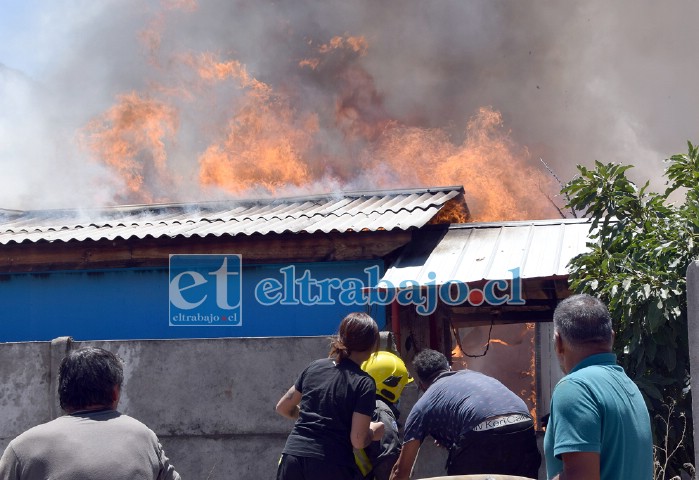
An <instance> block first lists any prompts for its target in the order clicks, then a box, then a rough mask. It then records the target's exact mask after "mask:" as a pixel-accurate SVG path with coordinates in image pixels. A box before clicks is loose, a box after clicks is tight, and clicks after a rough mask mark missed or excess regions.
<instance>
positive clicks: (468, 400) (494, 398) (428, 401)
mask: <svg viewBox="0 0 699 480" xmlns="http://www.w3.org/2000/svg"><path fill="white" fill-rule="evenodd" d="M413 367H414V368H415V373H416V374H417V378H418V382H419V385H420V388H421V389H422V390H423V391H424V392H425V393H424V395H422V397H420V398H419V399H418V401H417V402H416V403H415V405H414V406H413V408H412V409H411V410H410V414H409V415H408V418H407V420H406V421H405V431H404V435H403V448H402V450H401V453H400V456H399V457H398V461H397V462H396V464H395V465H394V466H393V470H392V471H391V477H390V480H406V479H408V478H409V477H410V473H411V470H412V468H413V464H414V462H415V459H416V458H417V454H418V451H419V450H420V445H421V444H422V441H423V440H424V439H425V438H426V437H427V436H428V435H429V436H432V437H433V438H434V439H435V441H436V442H437V443H438V444H439V445H441V446H442V447H444V448H447V449H448V450H449V459H448V461H447V474H448V475H468V474H501V475H516V476H522V477H530V478H536V477H537V473H538V471H539V465H540V464H541V454H540V453H539V449H538V447H537V444H536V434H535V432H534V425H533V422H532V418H531V416H530V415H529V412H528V411H527V405H526V404H525V403H524V401H523V400H522V399H521V398H519V397H518V396H517V395H516V394H515V393H513V392H512V391H511V390H509V389H508V388H507V387H506V386H505V385H503V384H502V383H500V382H499V381H498V380H496V379H494V378H492V377H489V376H487V375H483V374H482V373H478V372H475V371H473V370H461V371H457V372H454V371H451V370H450V368H449V362H448V361H447V359H446V357H445V356H444V354H442V353H440V352H437V351H435V350H429V349H425V350H422V351H421V352H420V353H418V354H417V355H416V356H415V358H414V359H413Z"/></svg>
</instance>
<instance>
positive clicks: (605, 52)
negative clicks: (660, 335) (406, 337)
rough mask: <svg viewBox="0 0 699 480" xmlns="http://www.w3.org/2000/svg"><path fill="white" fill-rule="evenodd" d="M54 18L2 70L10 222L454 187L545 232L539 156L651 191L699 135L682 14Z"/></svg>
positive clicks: (167, 3)
mask: <svg viewBox="0 0 699 480" xmlns="http://www.w3.org/2000/svg"><path fill="white" fill-rule="evenodd" d="M43 3H44V5H43V7H44V8H43V12H42V13H41V19H42V22H41V27H42V28H37V31H36V35H34V36H31V37H30V36H27V35H25V36H24V37H23V43H22V44H17V45H15V47H14V48H15V49H16V50H17V51H18V52H23V53H24V54H25V56H26V57H27V58H28V60H27V62H26V63H23V65H13V64H11V63H9V62H7V61H6V60H4V59H3V58H2V57H0V63H4V64H5V65H4V66H3V65H1V64H0V165H2V176H1V177H0V208H16V209H31V208H53V207H80V206H85V205H90V206H94V205H102V204H115V203H117V204H118V203H150V202H163V201H201V200H211V199H219V198H234V197H241V196H245V197H251V196H267V195H269V196H278V195H286V194H304V193H320V192H326V191H333V190H339V189H378V188H411V187H417V186H430V185H434V186H436V185H456V184H462V185H464V187H465V189H466V192H467V198H466V200H467V202H468V203H469V206H470V207H471V211H472V212H473V214H474V217H475V218H476V219H482V220H497V219H524V218H535V217H539V218H542V217H552V216H556V215H558V213H557V212H556V210H555V208H553V206H552V203H557V204H558V205H561V204H562V203H563V201H562V200H561V199H560V198H557V197H556V193H557V191H558V189H559V185H558V183H557V182H555V181H554V180H553V178H552V176H551V175H550V174H549V173H548V172H547V171H546V170H545V169H544V168H543V167H542V164H541V162H540V160H539V159H540V158H543V159H544V161H545V162H546V163H547V164H548V165H550V166H551V167H552V169H553V170H554V171H555V172H556V173H557V174H558V176H559V178H561V179H562V180H564V181H566V180H569V179H570V178H571V177H572V176H573V175H574V173H575V168H574V167H575V165H576V164H584V165H591V164H592V163H593V162H594V160H600V161H604V162H607V161H616V162H621V163H630V164H633V165H636V166H637V167H639V168H637V169H636V173H635V174H634V175H636V176H637V177H638V178H639V179H643V180H645V179H651V180H652V182H654V186H655V187H656V188H660V185H659V177H660V175H661V173H662V168H663V166H662V159H664V158H666V157H668V156H669V155H671V154H673V153H678V152H682V151H684V150H685V142H686V141H687V140H692V141H695V142H696V141H699V138H696V135H697V125H699V122H698V121H697V120H699V96H698V95H696V94H695V92H694V84H695V82H696V80H695V79H696V77H697V75H696V73H697V69H699V66H698V65H699V63H698V62H697V55H698V54H697V53H696V48H695V45H697V41H698V40H699V31H698V30H697V29H696V28H694V25H693V23H692V22H693V19H694V18H696V17H697V16H696V14H697V13H699V4H697V2H695V1H692V0H678V1H675V2H673V3H672V5H673V6H672V7H670V6H668V5H666V4H658V3H657V2H653V1H651V0H638V1H633V2H631V1H622V2H613V3H609V2H603V1H601V0H598V1H591V2H582V3H575V4H570V3H565V4H563V3H560V2H555V1H552V0H534V1H530V2H511V1H493V0H477V1H461V0H459V1H456V0H453V1H452V0H441V1H439V2H418V1H405V0H401V1H397V0H388V1H384V2H370V1H363V0H360V1H356V2H340V1H335V0H328V1H326V2H310V1H306V0H298V1H295V2H274V1H272V2H270V1H262V2H260V1H249V0H234V1H230V0H225V1H224V0H199V1H195V0H191V1H185V0H179V1H178V0H163V1H161V2H136V1H133V0H122V1H119V2H116V1H111V2H109V1H107V2H95V3H86V2H82V1H79V0H75V1H73V2H60V3H55V2H48V1H44V2H43ZM32 60H33V61H32ZM26 65H32V67H31V68H28V67H26ZM18 69H24V70H25V71H21V70H18Z"/></svg>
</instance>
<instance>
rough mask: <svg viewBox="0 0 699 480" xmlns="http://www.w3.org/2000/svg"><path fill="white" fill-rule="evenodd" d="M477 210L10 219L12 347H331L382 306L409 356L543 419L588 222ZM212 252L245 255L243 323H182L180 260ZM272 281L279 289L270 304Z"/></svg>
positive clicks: (453, 193) (244, 210)
mask: <svg viewBox="0 0 699 480" xmlns="http://www.w3.org/2000/svg"><path fill="white" fill-rule="evenodd" d="M469 215H470V212H469V209H468V207H467V205H466V202H465V199H464V190H463V188H462V187H442V188H427V189H412V190H388V191H372V192H345V193H338V194H333V195H318V196H308V197H290V198H280V199H275V200H245V201H243V200H237V201H231V202H208V203H198V204H152V205H140V206H123V207H113V208H103V209H95V210H52V211H2V212H1V214H0V217H1V219H2V222H1V223H0V279H2V283H1V285H2V288H0V299H1V301H2V304H3V308H4V310H3V314H2V316H3V321H2V323H1V324H0V340H1V341H2V342H19V341H48V340H52V339H54V338H57V337H64V336H69V337H72V338H73V339H74V340H75V341H95V340H99V341H102V340H144V339H184V338H222V337H226V338H230V337H246V338H250V337H302V336H323V335H330V334H332V333H334V329H335V328H336V326H337V321H338V319H339V318H341V317H342V316H343V315H344V314H346V313H348V312H350V311H352V310H357V309H368V310H369V311H370V312H371V313H372V315H373V316H374V317H375V318H376V319H377V321H378V323H379V325H380V326H381V327H382V328H383V329H384V330H385V331H388V332H391V334H392V338H393V339H394V341H395V347H396V349H397V350H398V351H399V353H400V354H401V355H403V356H404V358H406V359H408V360H409V359H410V358H411V357H412V355H413V354H414V353H416V352H417V351H419V349H420V348H424V347H430V348H435V349H438V350H441V351H443V352H445V353H448V354H450V355H451V357H452V360H453V363H454V365H455V367H456V368H465V367H469V368H474V369H477V370H480V371H483V372H484V373H488V374H491V375H493V376H495V377H496V378H500V379H501V380H502V381H503V382H504V383H506V384H507V385H508V386H510V388H512V389H513V390H514V391H517V392H519V393H520V394H521V395H522V397H523V398H525V399H527V401H528V402H529V404H530V406H531V408H532V413H533V414H534V415H537V414H540V411H543V412H545V411H546V410H547V401H548V400H547V398H548V391H550V389H551V388H552V387H553V384H555V375H556V373H555V370H556V368H555V365H554V364H552V362H551V355H550V353H548V352H547V347H548V338H549V337H550V332H549V331H548V329H547V327H546V322H549V321H550V320H551V316H552V312H553V309H554V308H555V305H556V303H557V301H558V300H559V299H561V298H564V297H565V296H567V295H568V294H569V291H568V287H567V271H566V264H567V262H568V260H570V258H572V257H573V256H574V255H576V254H578V253H580V252H581V251H583V250H584V249H585V242H586V239H587V234H588V231H589V223H588V222H586V221H584V220H550V221H537V222H533V221H525V222H500V223H483V222H476V223H467V220H468V219H469ZM207 254H209V255H212V256H214V257H216V256H224V255H236V256H238V255H239V257H238V258H240V260H241V263H240V265H238V266H237V267H236V268H238V269H239V271H238V272H237V273H239V274H240V279H241V281H240V284H239V286H240V298H239V302H238V303H239V304H240V305H241V306H242V310H241V311H239V312H238V313H239V315H240V316H239V317H236V318H235V320H228V321H220V320H219V321H217V322H213V324H212V322H211V321H208V322H207V321H206V320H205V321H201V322H196V321H194V322H190V323H186V322H185V324H184V325H183V324H182V323H181V322H180V321H179V320H178V318H176V317H175V315H174V314H173V311H174V310H175V309H174V308H173V305H174V303H176V302H173V291H172V288H173V276H172V260H173V259H175V258H179V257H181V256H203V255H207ZM231 268H233V267H231ZM209 270H210V272H208V273H209V274H211V273H212V272H213V270H214V268H213V267H212V268H211V269H209ZM206 273H207V272H203V275H205V274H206ZM331 279H333V280H331ZM264 282H272V284H273V285H277V287H278V289H277V290H278V291H274V292H272V294H267V295H266V296H265V297H264V298H263V299H262V300H261V297H260V292H261V291H262V290H260V289H261V288H266V287H264ZM333 282H335V283H333ZM323 285H325V286H326V287H327V288H325V293H326V294H327V295H326V297H323V295H322V292H323ZM190 286H191V285H190ZM184 288H186V286H185V287H184ZM304 289H306V290H307V291H305V292H304ZM210 293H211V295H212V296H213V295H215V293H214V292H213V291H211V292H210ZM265 299H266V301H265ZM273 300H276V301H273ZM205 306H206V305H204V306H203V307H202V308H201V309H199V310H198V309H196V308H195V309H191V312H190V313H191V314H192V315H199V318H202V319H204V317H205V315H206V313H205V309H204V307H205ZM200 312H201V313H200ZM180 315H181V314H180ZM179 318H180V319H181V317H179ZM178 322H179V323H178ZM185 326H186V328H185ZM554 363H555V362H554ZM552 371H553V372H554V373H551V372H552ZM542 409H543V410H542Z"/></svg>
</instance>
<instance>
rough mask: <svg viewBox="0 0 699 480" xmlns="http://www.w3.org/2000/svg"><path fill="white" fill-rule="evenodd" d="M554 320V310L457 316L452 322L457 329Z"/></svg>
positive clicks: (453, 317) (486, 312)
mask: <svg viewBox="0 0 699 480" xmlns="http://www.w3.org/2000/svg"><path fill="white" fill-rule="evenodd" d="M552 320H553V310H523V311H507V312H488V311H484V312H482V313H473V314H468V315H464V314H455V315H453V316H452V317H451V322H452V324H453V325H454V326H455V327H456V328H464V327H476V326H479V325H490V324H491V323H493V324H494V325H505V324H509V323H536V322H550V321H552Z"/></svg>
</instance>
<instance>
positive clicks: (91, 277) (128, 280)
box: [0, 260, 386, 342]
mask: <svg viewBox="0 0 699 480" xmlns="http://www.w3.org/2000/svg"><path fill="white" fill-rule="evenodd" d="M383 268H384V267H383V261H381V260H358V261H346V262H323V263H320V262H318V263H290V264H284V265H278V264H265V265H244V266H243V267H242V271H241V272H240V273H241V275H240V278H239V281H240V287H241V292H242V293H241V301H240V306H241V314H240V317H239V318H237V319H236V321H235V322H232V321H231V322H228V324H223V325H222V324H221V322H219V324H218V325H216V326H214V325H209V326H207V325H205V324H204V325H202V324H201V323H200V324H198V325H196V326H192V325H187V326H182V325H178V324H177V323H176V322H175V321H172V318H171V317H172V315H171V311H170V306H171V305H170V299H169V286H170V280H169V277H168V269H167V268H149V269H127V268H119V269H112V270H101V271H58V272H45V273H15V274H6V275H0V281H1V283H2V288H0V303H1V304H2V305H3V312H2V319H3V321H2V322H0V342H18V341H45V340H50V339H52V338H56V337H60V336H71V337H73V338H75V339H76V340H114V339H168V338H217V337H278V336H313V335H331V334H333V333H334V332H335V331H336V329H337V325H338V324H339V322H340V320H341V319H342V317H343V316H344V315H346V314H347V313H349V312H351V311H356V310H365V309H367V306H366V305H363V304H362V299H361V298H357V297H356V296H355V295H354V294H356V293H358V292H359V293H361V292H360V291H361V286H360V284H361V285H366V284H367V282H369V281H371V279H370V278H368V277H367V272H366V271H365V270H366V269H371V270H370V271H372V272H375V273H376V275H380V274H381V273H382V272H383ZM304 275H305V278H306V280H305V281H306V285H307V286H308V285H309V282H310V281H313V280H317V281H319V280H322V279H328V278H333V279H337V282H341V281H343V282H349V283H351V284H352V285H353V287H352V288H353V289H354V290H351V289H350V290H349V292H348V291H345V292H344V293H345V294H346V295H345V297H347V298H345V297H343V298H340V295H341V294H342V290H341V289H340V288H334V289H330V288H329V289H327V293H328V295H327V297H328V298H320V300H323V301H314V302H309V301H308V299H307V298H306V297H307V296H308V293H309V292H310V294H311V295H316V296H318V288H317V287H316V288H313V289H311V290H309V292H304V291H302V290H303V288H304V285H303V282H301V281H300V279H301V278H302V277H303V276H304ZM267 279H274V280H275V281H276V282H278V284H279V285H282V287H285V288H286V287H288V289H287V290H285V291H284V295H283V296H280V295H281V294H279V295H277V296H276V297H275V296H273V295H271V294H270V295H267V297H266V302H263V303H261V302H260V299H259V290H260V289H259V288H258V287H259V286H260V285H261V284H262V283H263V282H264V281H265V280H267ZM350 279H353V280H356V282H351V281H350ZM348 299H349V300H348ZM350 300H351V301H355V300H356V303H352V302H351V301H350ZM196 313H197V311H196V310H193V311H192V314H194V315H196ZM371 313H372V316H374V318H375V319H376V321H377V323H378V324H379V325H380V326H381V327H383V326H384V325H385V321H386V314H385V308H382V307H374V308H372V309H371Z"/></svg>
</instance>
